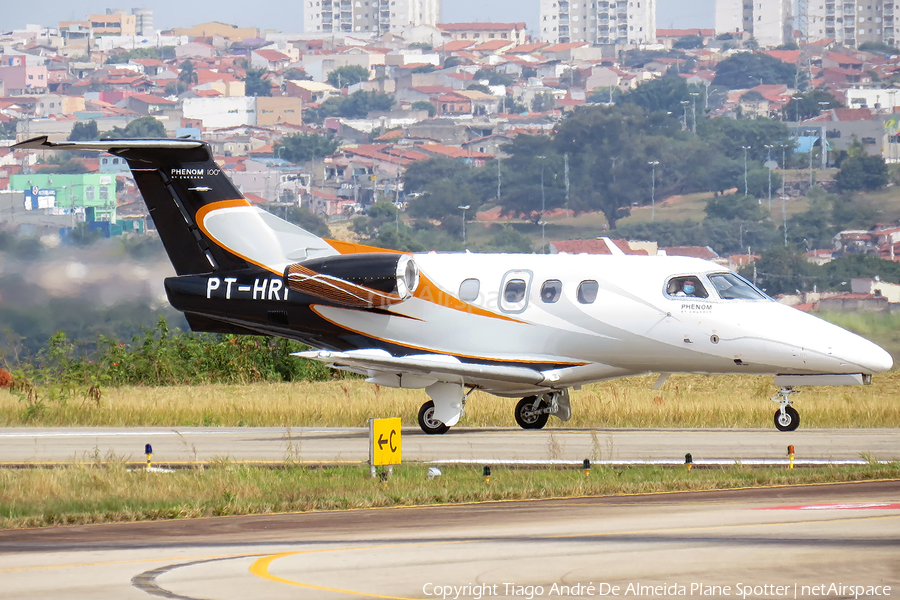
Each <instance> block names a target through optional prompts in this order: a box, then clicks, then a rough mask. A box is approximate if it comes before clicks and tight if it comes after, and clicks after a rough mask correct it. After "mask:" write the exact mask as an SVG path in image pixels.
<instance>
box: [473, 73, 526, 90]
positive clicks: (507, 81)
mask: <svg viewBox="0 0 900 600" xmlns="http://www.w3.org/2000/svg"><path fill="white" fill-rule="evenodd" d="M472 78H473V79H474V80H475V81H483V80H485V79H486V80H487V82H488V85H505V86H510V85H513V84H514V83H515V82H516V80H515V79H513V78H512V77H510V76H509V75H507V74H506V73H498V72H497V71H491V70H489V69H478V70H477V71H475V75H474V76H473V77H472Z"/></svg>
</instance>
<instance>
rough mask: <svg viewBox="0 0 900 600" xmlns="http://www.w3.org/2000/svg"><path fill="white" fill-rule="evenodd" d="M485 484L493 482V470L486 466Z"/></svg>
mask: <svg viewBox="0 0 900 600" xmlns="http://www.w3.org/2000/svg"><path fill="white" fill-rule="evenodd" d="M484 482H485V483H490V482H491V468H490V467H489V466H487V465H485V466H484Z"/></svg>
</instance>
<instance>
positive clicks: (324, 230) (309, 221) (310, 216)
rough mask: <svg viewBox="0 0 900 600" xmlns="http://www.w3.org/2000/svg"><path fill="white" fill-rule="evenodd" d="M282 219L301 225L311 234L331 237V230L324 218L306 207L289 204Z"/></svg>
mask: <svg viewBox="0 0 900 600" xmlns="http://www.w3.org/2000/svg"><path fill="white" fill-rule="evenodd" d="M284 220H285V221H289V222H291V223H293V224H294V225H297V226H298V227H302V228H303V229H305V230H306V231H308V232H310V233H312V234H313V235H317V236H319V237H323V238H327V237H331V230H329V229H328V225H327V224H326V223H325V220H324V219H322V217H320V216H319V215H317V214H314V213H313V212H312V211H311V210H309V209H308V208H301V207H300V206H297V205H292V206H289V207H288V209H287V211H286V212H285V215H284Z"/></svg>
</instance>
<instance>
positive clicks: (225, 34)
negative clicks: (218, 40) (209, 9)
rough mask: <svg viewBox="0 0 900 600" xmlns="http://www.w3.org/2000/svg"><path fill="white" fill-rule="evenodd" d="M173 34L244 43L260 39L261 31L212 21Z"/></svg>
mask: <svg viewBox="0 0 900 600" xmlns="http://www.w3.org/2000/svg"><path fill="white" fill-rule="evenodd" d="M172 34H173V35H176V36H181V35H185V36H188V37H195V38H197V37H201V38H211V37H222V38H225V39H226V40H228V41H231V42H242V41H244V40H249V39H254V38H258V37H259V29H256V28H255V27H238V26H237V25H229V24H228V23H220V22H219V21H212V22H210V23H203V24H201V25H195V26H193V27H186V28H175V29H173V30H172Z"/></svg>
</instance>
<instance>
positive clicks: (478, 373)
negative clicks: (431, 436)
mask: <svg viewBox="0 0 900 600" xmlns="http://www.w3.org/2000/svg"><path fill="white" fill-rule="evenodd" d="M292 356H300V357H302V358H310V359H313V360H318V361H321V362H324V363H326V364H328V365H329V366H331V367H333V368H335V369H342V370H346V371H354V372H357V373H360V374H363V375H369V377H373V376H375V375H377V374H379V373H380V374H384V375H388V376H390V375H393V376H398V377H399V378H401V379H402V377H404V376H412V377H413V378H420V379H422V380H427V379H433V380H435V381H451V382H454V381H460V380H462V381H465V382H466V383H474V382H480V381H498V382H504V383H507V384H513V385H524V386H527V387H531V386H540V385H541V384H542V382H543V381H544V380H545V377H544V374H543V373H541V372H540V371H536V370H534V369H529V368H527V367H507V366H503V365H492V364H484V363H464V362H462V361H460V360H459V359H458V358H456V357H455V356H447V355H444V354H421V355H414V356H402V357H396V356H391V355H390V354H389V353H388V352H386V351H384V350H377V349H372V350H350V351H347V352H330V351H327V350H312V351H309V352H295V353H294V354H293V355H292ZM373 371H374V372H375V374H373ZM403 387H406V386H403ZM410 387H413V386H410ZM415 387H418V386H415ZM423 387H424V386H423Z"/></svg>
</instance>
